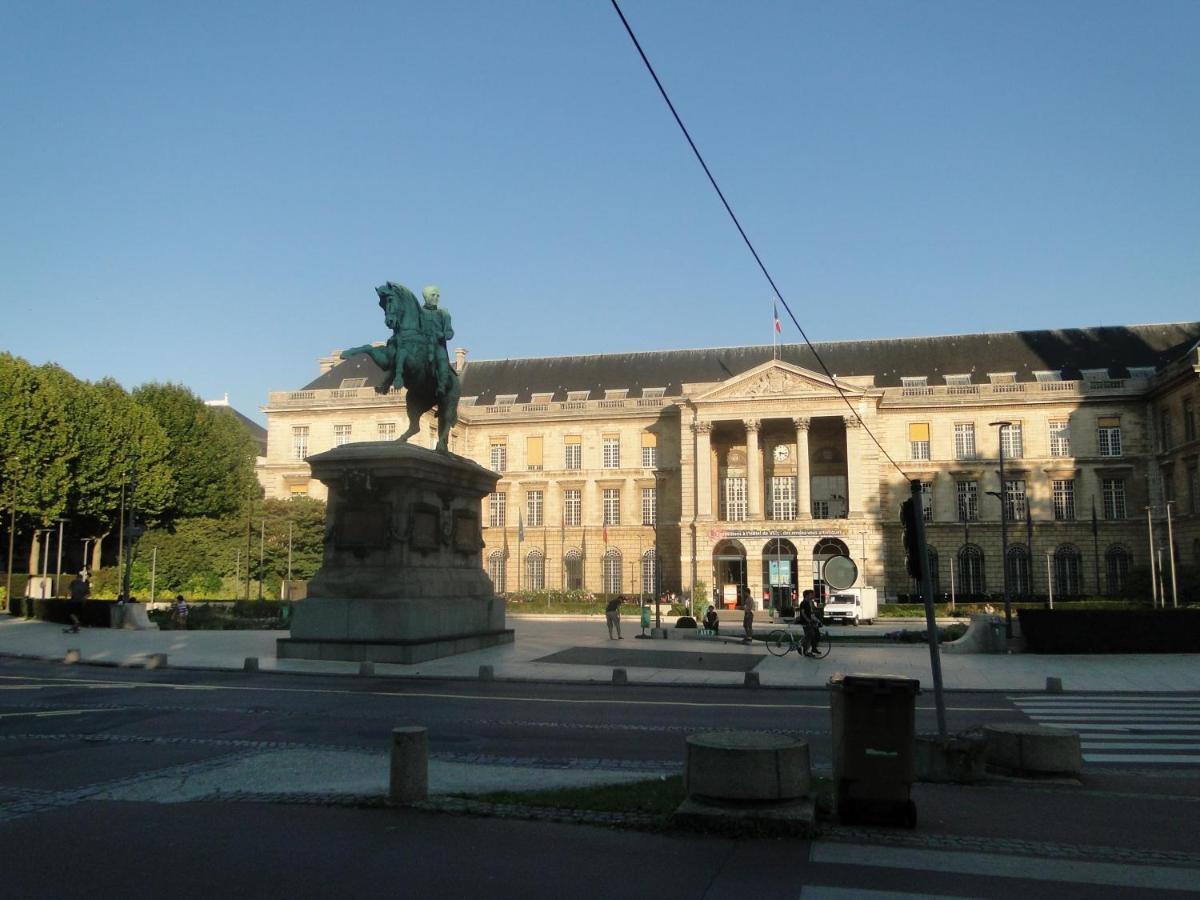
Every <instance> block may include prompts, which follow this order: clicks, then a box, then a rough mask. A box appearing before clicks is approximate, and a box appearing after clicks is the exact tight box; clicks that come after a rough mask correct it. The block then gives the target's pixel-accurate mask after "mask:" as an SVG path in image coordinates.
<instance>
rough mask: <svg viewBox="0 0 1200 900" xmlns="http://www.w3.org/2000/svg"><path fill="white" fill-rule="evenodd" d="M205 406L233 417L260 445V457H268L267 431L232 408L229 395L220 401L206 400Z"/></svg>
mask: <svg viewBox="0 0 1200 900" xmlns="http://www.w3.org/2000/svg"><path fill="white" fill-rule="evenodd" d="M204 405H205V406H207V407H209V408H210V409H214V410H217V411H218V413H219V414H221V415H231V416H233V417H234V419H236V420H237V423H238V424H239V425H241V426H242V427H243V428H244V429H246V431H247V432H248V433H249V435H250V437H252V438H253V439H254V442H255V443H256V444H258V455H259V456H266V455H267V429H265V428H263V427H262V426H261V425H259V424H258V423H257V422H255V421H254V420H253V419H251V418H248V417H246V416H244V415H242V414H241V413H240V412H238V411H237V410H236V409H234V408H233V407H232V406H230V405H229V395H228V394H226V395H225V396H224V397H223V398H222V399H220V400H205V401H204Z"/></svg>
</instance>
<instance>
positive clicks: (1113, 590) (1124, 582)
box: [1104, 544, 1130, 595]
mask: <svg viewBox="0 0 1200 900" xmlns="http://www.w3.org/2000/svg"><path fill="white" fill-rule="evenodd" d="M1129 564H1130V560H1129V551H1128V550H1126V549H1125V548H1124V547H1122V546H1121V545H1120V544H1113V545H1112V546H1111V547H1109V548H1108V549H1107V550H1105V551H1104V592H1105V593H1106V594H1112V595H1120V594H1123V593H1125V589H1126V587H1127V586H1128V585H1129Z"/></svg>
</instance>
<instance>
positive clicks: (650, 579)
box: [642, 550, 658, 599]
mask: <svg viewBox="0 0 1200 900" xmlns="http://www.w3.org/2000/svg"><path fill="white" fill-rule="evenodd" d="M642 593H644V594H646V595H648V596H649V597H650V598H651V599H653V598H655V597H657V596H658V558H657V557H656V556H655V555H654V551H653V550H647V551H646V552H645V553H643V554H642Z"/></svg>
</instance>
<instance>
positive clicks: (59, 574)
mask: <svg viewBox="0 0 1200 900" xmlns="http://www.w3.org/2000/svg"><path fill="white" fill-rule="evenodd" d="M66 521H67V520H66V519H59V520H58V567H57V568H56V569H55V574H54V596H55V597H57V596H58V587H59V585H60V584H62V542H63V523H64V522H66Z"/></svg>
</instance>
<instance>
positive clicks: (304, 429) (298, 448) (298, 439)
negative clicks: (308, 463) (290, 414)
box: [292, 425, 308, 459]
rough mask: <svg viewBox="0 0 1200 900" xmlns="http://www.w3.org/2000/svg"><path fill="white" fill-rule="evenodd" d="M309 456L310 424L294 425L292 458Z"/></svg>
mask: <svg viewBox="0 0 1200 900" xmlns="http://www.w3.org/2000/svg"><path fill="white" fill-rule="evenodd" d="M307 458H308V426H307V425H293V426H292V459H307Z"/></svg>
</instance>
